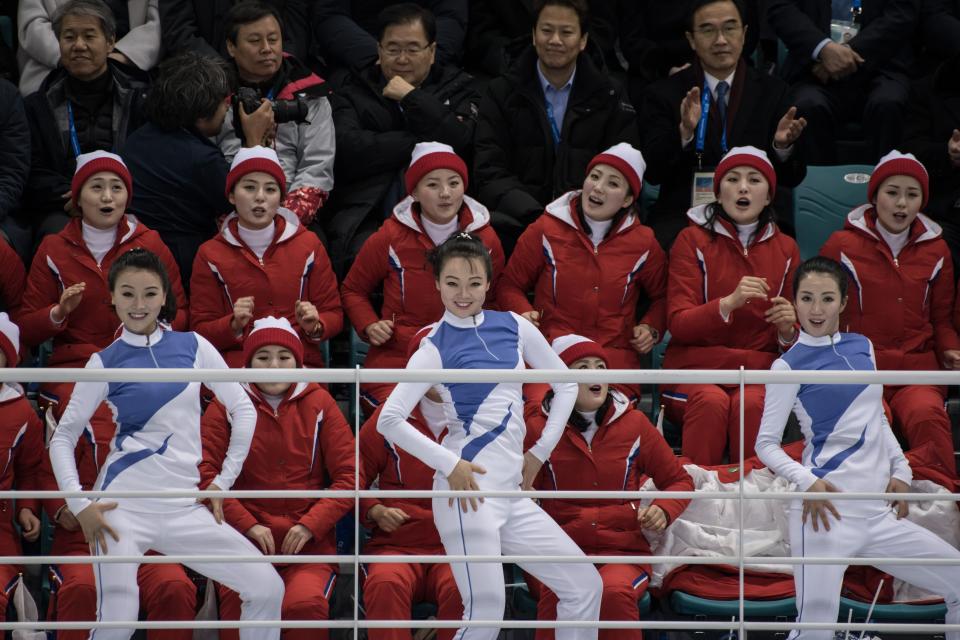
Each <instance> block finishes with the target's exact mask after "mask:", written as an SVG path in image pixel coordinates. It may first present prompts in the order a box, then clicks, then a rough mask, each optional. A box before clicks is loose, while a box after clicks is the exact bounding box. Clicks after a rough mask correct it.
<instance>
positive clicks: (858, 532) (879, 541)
mask: <svg viewBox="0 0 960 640" xmlns="http://www.w3.org/2000/svg"><path fill="white" fill-rule="evenodd" d="M834 504H837V503H834ZM838 508H839V509H840V510H841V513H842V507H838ZM801 516H802V507H796V506H791V508H790V510H789V518H790V547H791V551H792V555H793V556H794V557H800V556H803V557H808V558H816V557H834V558H835V557H840V556H848V557H867V558H878V557H890V558H960V551H957V550H956V549H954V548H953V547H951V546H950V545H949V544H947V543H946V542H944V541H943V540H941V539H940V538H939V537H937V536H936V535H935V534H933V533H931V532H930V531H928V530H927V529H924V528H923V527H921V526H919V525H917V524H914V523H913V522H910V521H908V520H897V517H896V514H895V513H894V512H893V511H892V510H891V509H890V507H889V506H886V505H885V504H883V503H881V504H880V505H878V508H877V511H876V513H875V514H873V515H871V516H869V517H856V516H850V515H846V516H843V517H842V519H841V520H839V521H837V520H836V519H835V518H834V517H833V515H832V514H831V515H830V516H829V518H830V531H825V530H824V529H823V526H822V525H821V526H820V531H814V530H813V526H812V521H811V519H810V518H808V519H807V523H806V525H804V524H803V523H802V522H801ZM877 568H878V569H880V570H881V571H884V572H886V573H889V574H890V575H892V576H894V577H896V578H899V579H901V580H904V581H905V582H909V583H910V584H913V585H915V586H917V587H920V588H921V589H926V590H927V591H931V592H933V593H936V594H939V595H940V596H942V597H943V599H944V600H945V601H946V604H947V616H946V622H947V624H960V567H958V566H956V565H953V566H949V565H944V566H911V565H878V566H877ZM846 570H847V567H846V565H842V566H837V565H809V566H808V565H804V566H802V567H801V566H799V565H798V566H795V567H794V580H795V582H796V585H797V611H798V616H797V622H836V621H837V615H838V613H839V610H840V590H841V586H842V583H843V574H844V572H845V571H846ZM844 622H845V620H844ZM833 634H834V632H833V631H810V630H808V631H799V630H794V631H793V632H791V634H790V637H789V639H788V640H795V639H796V640H832V638H833ZM946 640H960V632H957V631H953V632H949V633H947V634H946Z"/></svg>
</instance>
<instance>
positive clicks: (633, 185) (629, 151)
mask: <svg viewBox="0 0 960 640" xmlns="http://www.w3.org/2000/svg"><path fill="white" fill-rule="evenodd" d="M598 164H606V165H610V166H611V167H613V168H614V169H616V170H617V171H619V172H620V173H622V174H623V177H624V178H626V179H627V184H629V185H630V192H631V193H632V194H633V199H634V200H636V199H637V198H639V197H640V190H641V189H642V188H643V173H644V172H645V171H646V170H647V163H646V161H645V160H644V159H643V154H642V153H640V152H639V151H637V150H636V149H634V148H633V147H632V146H631V145H629V144H627V143H626V142H621V143H619V144H615V145H613V146H612V147H610V148H609V149H607V150H606V151H603V152H601V153H598V154H597V155H595V156H593V160H591V161H590V164H589V165H587V173H590V169H593V168H594V167H595V166H597V165H598Z"/></svg>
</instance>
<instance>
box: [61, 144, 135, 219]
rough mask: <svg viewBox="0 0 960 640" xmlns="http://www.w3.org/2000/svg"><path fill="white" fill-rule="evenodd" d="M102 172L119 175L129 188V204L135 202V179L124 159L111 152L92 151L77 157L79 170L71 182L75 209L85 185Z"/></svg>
mask: <svg viewBox="0 0 960 640" xmlns="http://www.w3.org/2000/svg"><path fill="white" fill-rule="evenodd" d="M101 171H109V172H110V173H115V174H117V177H119V178H120V180H121V181H123V185H124V186H125V187H126V188H127V202H131V201H132V200H133V178H132V177H130V171H129V170H128V169H127V165H126V164H124V162H123V158H121V157H120V156H118V155H117V154H115V153H110V152H109V151H91V152H90V153H81V154H80V155H78V156H77V170H76V171H74V172H73V180H71V181H70V204H71V205H73V207H74V208H76V206H77V198H79V197H80V191H81V190H82V189H83V185H84V183H86V181H87V180H89V179H90V177H91V176H92V175H93V174H95V173H100V172H101Z"/></svg>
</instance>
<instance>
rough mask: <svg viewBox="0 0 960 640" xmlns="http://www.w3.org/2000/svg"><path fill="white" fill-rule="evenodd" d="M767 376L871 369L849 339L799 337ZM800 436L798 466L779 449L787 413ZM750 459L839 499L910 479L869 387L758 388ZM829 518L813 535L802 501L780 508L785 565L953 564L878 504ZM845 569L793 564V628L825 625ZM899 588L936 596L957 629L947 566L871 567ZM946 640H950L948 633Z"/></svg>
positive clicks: (863, 503) (842, 505)
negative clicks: (788, 557) (803, 561)
mask: <svg viewBox="0 0 960 640" xmlns="http://www.w3.org/2000/svg"><path fill="white" fill-rule="evenodd" d="M772 369H773V370H774V371H790V370H793V371H797V370H811V371H874V370H876V361H875V358H874V353H873V345H872V344H871V343H870V341H869V340H868V339H867V338H865V337H864V336H862V335H860V334H857V333H836V334H834V335H832V336H823V337H816V338H815V337H813V336H810V335H808V334H806V333H803V332H801V333H800V338H799V340H798V341H797V343H796V344H795V345H794V346H793V347H792V348H791V349H790V350H789V351H788V352H786V353H785V354H783V356H782V357H781V358H780V359H779V360H777V361H776V362H774V363H773V367H772ZM791 410H792V411H794V412H795V413H796V415H797V420H798V421H799V422H800V428H801V430H802V431H803V436H804V440H805V443H806V444H805V446H804V449H803V463H802V464H801V463H798V462H795V461H794V460H793V459H792V458H790V457H789V456H788V455H787V454H786V453H784V451H783V449H782V448H781V446H780V441H781V439H782V437H783V429H784V426H785V425H786V422H787V418H788V417H789V415H790V411H791ZM756 451H757V455H758V456H759V457H760V459H761V460H762V461H763V462H764V464H766V465H767V466H768V467H770V468H771V469H772V470H773V471H774V472H776V473H777V475H780V476H783V477H785V478H787V479H788V480H790V481H791V482H793V483H796V485H797V490H798V491H806V490H807V489H809V488H810V486H811V485H812V484H813V483H814V482H815V481H816V480H818V479H824V480H827V481H828V482H830V483H831V484H833V485H834V486H835V487H836V488H837V489H838V490H839V491H840V492H844V491H849V492H883V491H885V490H886V488H887V483H888V482H889V481H890V478H891V477H893V478H897V479H899V480H902V481H904V482H906V483H907V484H909V483H910V481H911V479H912V473H911V471H910V465H909V464H908V463H907V460H906V458H905V457H904V455H903V451H902V450H901V449H900V445H899V444H898V443H897V440H896V438H895V437H894V435H893V432H892V431H891V430H890V426H889V425H888V424H887V420H886V417H885V416H884V413H883V386H882V385H879V384H872V385H865V384H844V385H830V384H809V383H808V384H768V385H767V389H766V402H765V405H764V411H763V419H762V421H761V423H760V433H759V435H758V437H757V446H756ZM841 498H842V493H841V494H839V495H838V497H837V498H836V499H834V500H831V502H832V503H833V505H834V506H835V507H836V508H837V510H838V511H839V512H840V514H841V520H839V521H837V520H836V519H835V518H834V517H833V516H832V515H829V516H828V517H829V519H830V530H829V531H826V530H825V529H824V527H823V526H820V530H819V531H818V532H816V531H814V530H813V524H812V519H808V522H807V523H806V524H804V523H803V522H802V510H803V504H802V501H800V500H796V501H794V502H793V503H792V504H791V506H790V512H789V516H790V545H791V549H792V553H793V556H794V557H808V558H809V557H838V556H849V557H858V556H859V557H894V558H896V557H903V558H906V557H917V558H936V557H940V558H945V557H946V558H956V557H960V551H957V550H956V549H954V548H953V547H952V546H950V545H949V544H948V543H946V542H945V541H943V540H941V539H940V538H939V537H937V536H936V535H934V534H933V533H931V532H930V531H928V530H926V529H924V528H923V527H920V526H918V525H916V524H913V523H912V522H909V521H907V520H897V517H896V514H895V513H894V512H893V511H892V510H891V508H890V505H889V504H887V503H886V502H884V501H883V500H846V501H844V500H842V499H841ZM846 568H847V567H846V566H845V565H809V566H807V565H804V566H797V567H795V570H794V578H795V581H796V586H797V606H798V613H799V615H798V616H797V621H798V622H835V621H836V620H837V614H838V611H839V608H840V589H841V585H842V581H843V574H844V572H845V571H846ZM877 568H878V569H880V570H881V571H885V572H887V573H889V574H891V575H893V576H895V577H897V578H899V579H901V580H904V581H906V582H909V583H911V584H914V585H916V586H918V587H921V588H923V589H926V590H928V591H932V592H934V593H937V594H940V595H942V596H943V598H944V600H945V601H946V603H947V608H948V611H947V616H946V621H947V622H948V623H952V624H958V623H960V578H958V569H957V567H956V566H909V565H894V566H884V565H879V566H878V567H877ZM946 635H947V640H960V632H949V633H947V634H946ZM832 637H833V632H832V631H794V632H793V633H792V634H791V638H802V639H803V640H808V639H816V640H821V639H829V638H832Z"/></svg>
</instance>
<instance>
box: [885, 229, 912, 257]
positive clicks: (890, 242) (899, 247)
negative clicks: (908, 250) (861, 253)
mask: <svg viewBox="0 0 960 640" xmlns="http://www.w3.org/2000/svg"><path fill="white" fill-rule="evenodd" d="M877 231H878V232H879V233H880V237H881V238H883V241H884V242H886V243H887V246H888V247H890V252H891V253H893V257H894V258H896V257H897V256H899V255H900V252H901V251H903V248H904V247H905V246H907V243H908V242H909V241H910V227H907V228H906V229H904V230H903V231H901V232H900V233H891V232H889V231H887V230H886V228H884V226H883V225H882V224H881V223H880V221H879V220H878V221H877Z"/></svg>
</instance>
